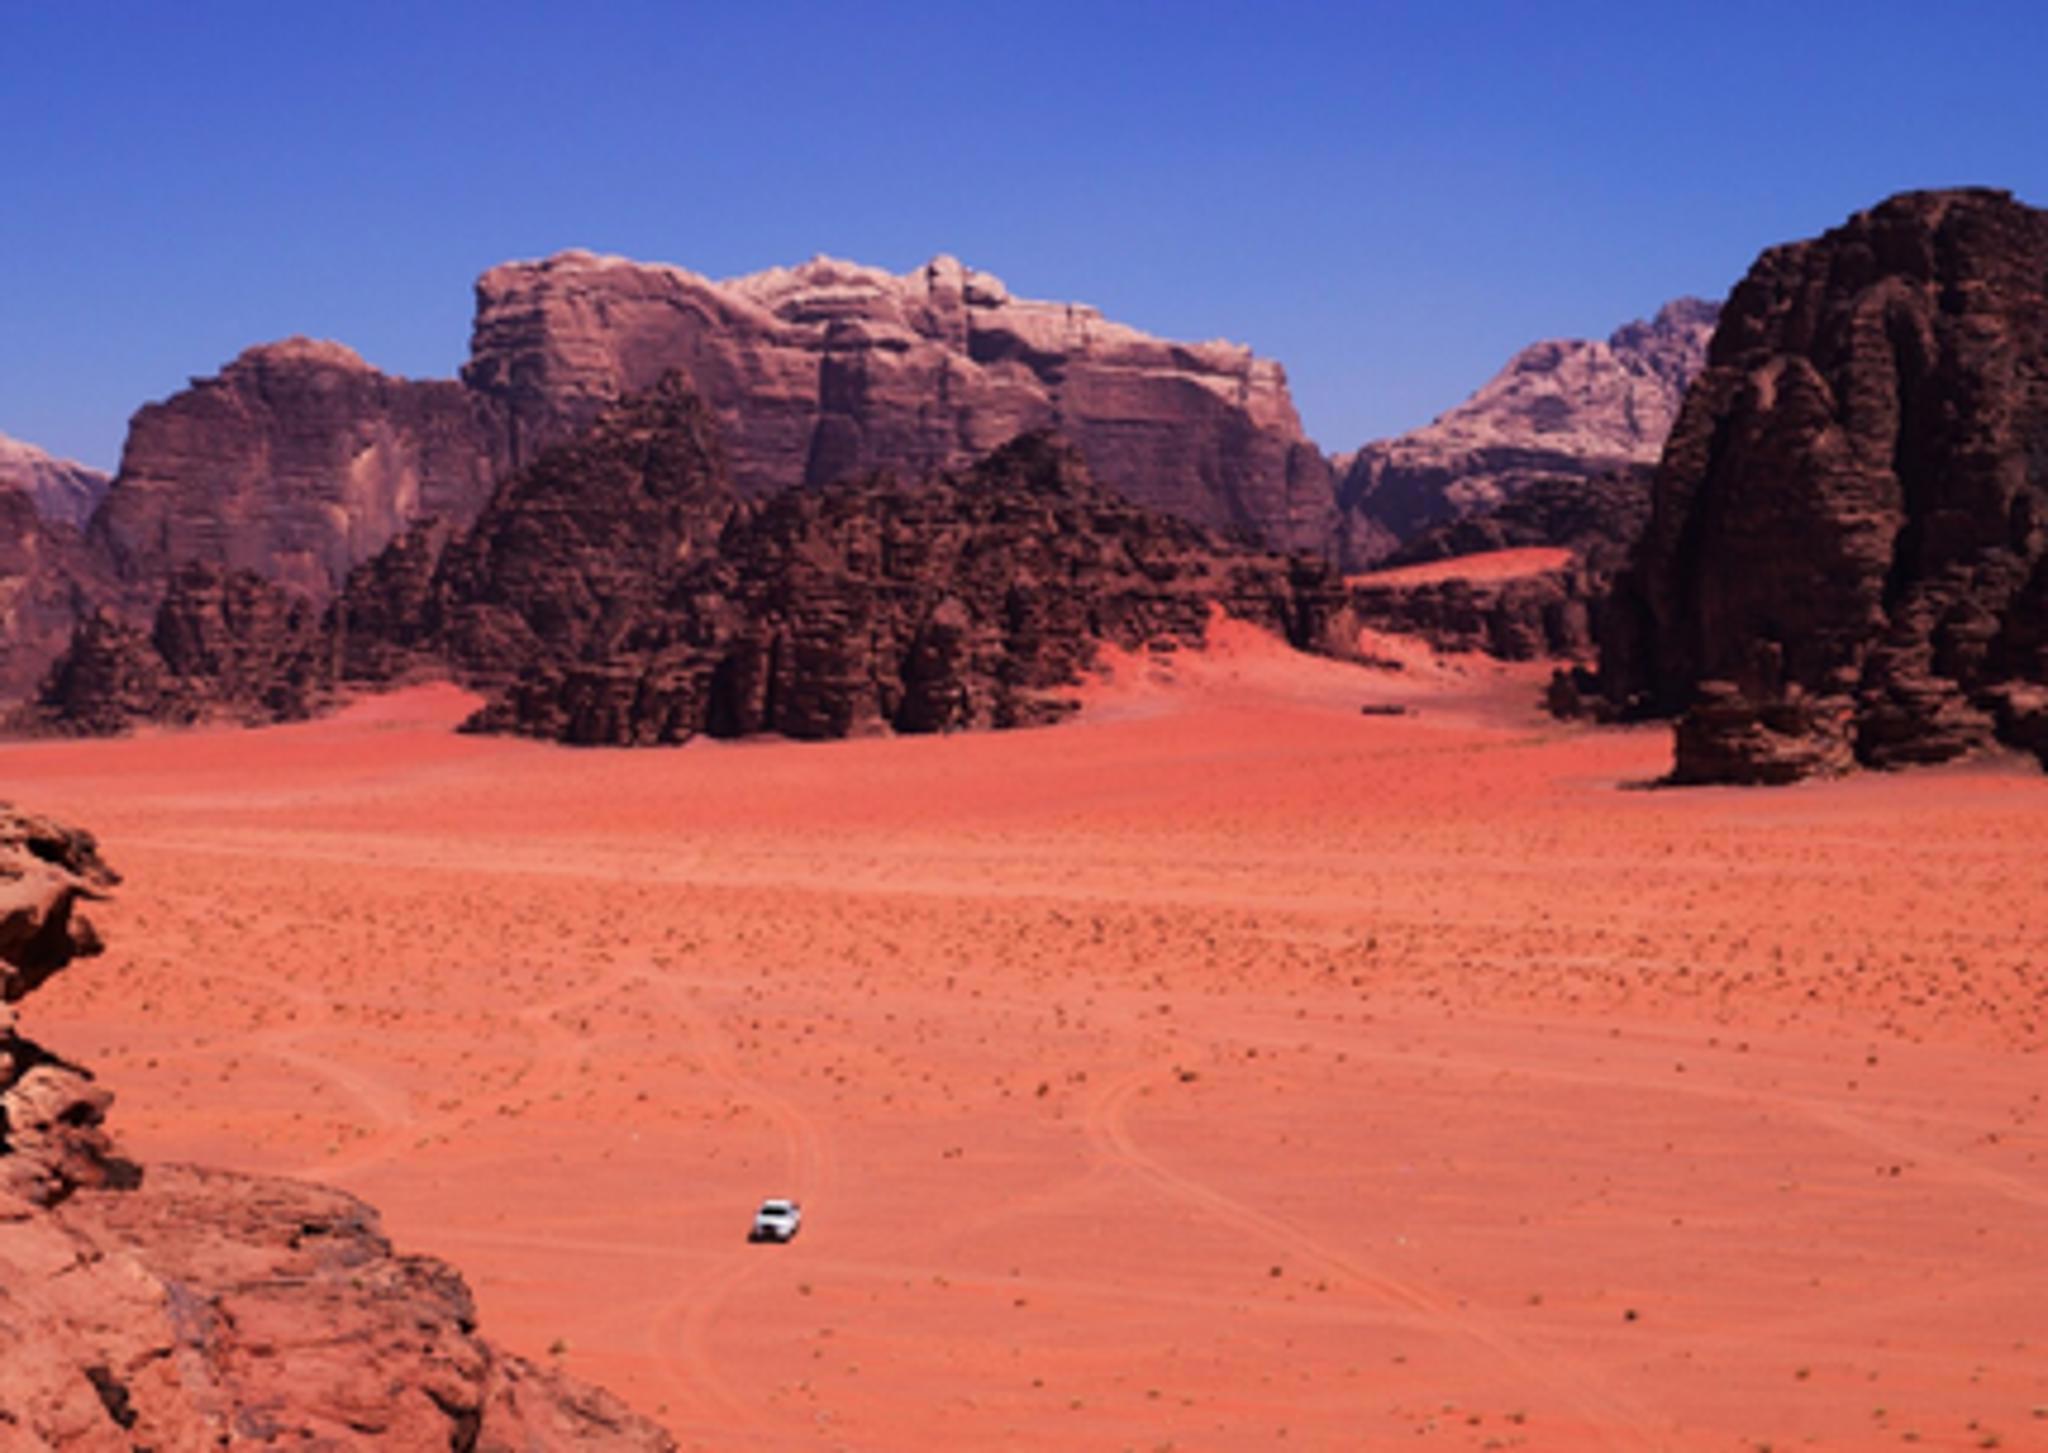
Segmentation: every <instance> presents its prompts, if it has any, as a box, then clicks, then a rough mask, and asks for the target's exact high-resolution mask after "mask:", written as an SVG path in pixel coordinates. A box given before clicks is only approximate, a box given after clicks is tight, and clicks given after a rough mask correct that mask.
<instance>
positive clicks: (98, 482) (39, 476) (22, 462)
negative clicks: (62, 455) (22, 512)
mask: <svg viewBox="0 0 2048 1453" xmlns="http://www.w3.org/2000/svg"><path fill="white" fill-rule="evenodd" d="M111 483H112V481H111V480H110V479H109V478H108V477H107V475H106V474H104V473H102V472H101V471H100V470H97V469H92V468H88V467H87V466H86V465H83V464H78V463H75V462H74V461H72V460H69V459H57V458H54V457H52V456H51V455H49V454H46V453H45V452H43V451H42V450H41V449H38V448H36V447H35V446H34V445H33V444H24V443H22V442H21V441H20V440H18V439H10V438H8V437H7V436H6V435H5V434H0V492H4V491H9V490H19V491H21V492H22V493H24V494H26V495H27V496H28V497H29V500H30V502H31V503H32V504H33V505H34V506H35V511H36V514H37V515H39V516H40V517H41V518H43V519H45V520H49V521H52V522H54V523H58V524H64V525H69V526H70V527H71V528H72V529H74V530H82V529H84V528H85V523H86V521H87V520H89V519H91V518H92V512H93V511H94V510H95V509H97V508H99V503H100V500H101V499H102V498H103V497H104V496H105V495H106V492H107V486H108V485H109V484H111Z"/></svg>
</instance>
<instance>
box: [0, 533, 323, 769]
mask: <svg viewBox="0 0 2048 1453" xmlns="http://www.w3.org/2000/svg"><path fill="white" fill-rule="evenodd" d="M334 685H335V669H334V645H333V641H332V639H331V637H330V636H329V635H328V632H327V629H326V626H325V623H324V621H323V619H322V617H321V614H320V612H318V611H317V610H316V609H315V608H314V607H313V605H312V604H311V602H309V601H307V600H306V599H305V598H304V597H302V596H295V595H292V594H291V593H289V592H288V591H285V590H283V589H282V588H280V587H278V586H276V585H273V584H271V583H270V582H269V581H268V580H265V579H264V578H263V577H262V576H260V575H257V574H255V573H254V572H253V571H247V570H237V571H223V570H221V569H219V568H218V567H216V566H213V565H209V564H206V563H204V562H202V561H193V562H191V563H189V564H187V565H185V566H183V567H182V568H180V569H179V570H178V571H176V572H175V573H174V574H173V575H172V576H171V579H170V584H169V586H168V588H167V589H166V590H165V593H164V597H163V600H162V602H161V603H160V604H159V605H158V607H157V611H156V617H155V622H154V625H153V626H152V627H151V629H149V630H148V631H144V630H142V629H140V628H138V627H135V626H131V625H129V624H127V623H126V621H124V620H122V619H121V618H120V617H119V616H117V615H115V614H114V613H113V612H110V611H107V610H104V609H101V610H98V611H96V612H95V613H94V614H93V615H92V616H90V617H88V618H87V620H86V621H85V622H84V623H83V624H82V625H81V626H80V627H79V628H78V630H77V632H76V633H75V634H74V636H73V637H72V640H71V644H70V646H69V648H68V649H67V650H66V651H65V652H64V654H63V655H62V656H61V657H60V658H59V659H58V660H57V661H56V663H55V664H54V665H53V666H52V667H51V669H50V672H49V674H48V676H47V677H46V678H45V679H44V681H43V682H42V684H41V687H40V689H39V691H38V693H37V695H36V698H35V700H34V701H33V702H32V703H31V704H30V705H29V706H28V707H27V708H26V709H25V710H24V711H22V712H20V713H17V715H16V716H15V717H14V719H13V721H12V723H11V725H13V726H14V727H15V728H16V729H17V730H27V731H31V732H51V733H58V734H67V735H83V736H106V735H111V734H113V733H117V732H121V731H125V730H127V729H128V728H129V727H130V726H132V725H134V724H136V723H138V722H158V723H163V724H166V725H174V726H189V725H192V724H193V723H195V722H200V721H205V720H209V719H225V720H235V721H244V722H249V723H257V722H277V721H297V720H300V719H303V718H305V717H307V716H310V715H312V713H313V710H314V708H315V707H316V706H318V705H319V704H321V703H322V702H323V701H324V700H325V699H326V698H327V697H328V696H329V695H330V694H331V692H332V690H333V688H334Z"/></svg>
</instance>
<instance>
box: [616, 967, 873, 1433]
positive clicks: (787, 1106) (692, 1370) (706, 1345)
mask: <svg viewBox="0 0 2048 1453" xmlns="http://www.w3.org/2000/svg"><path fill="white" fill-rule="evenodd" d="M645 972H646V973H647V975H648V977H649V979H650V981H651V982H652V983H654V984H655V986H656V987H657V988H658V989H659V990H660V991H661V992H662V993H663V994H664V995H665V996H666V997H667V999H668V1000H669V1003H670V1004H671V1005H672V1006H673V1007H674V1010H675V1014H676V1017H677V1020H678V1022H679V1023H680V1026H681V1028H682V1030H683V1033H684V1035H685V1037H686V1039H687V1040H688V1042H689V1046H690V1049H691V1051H692V1052H693V1054H694V1055H695V1057H696V1059H697V1061H698V1063H699V1064H701V1065H702V1066H703V1067H704V1071H705V1073H706V1074H707V1075H708V1076H710V1078H711V1079H712V1080H713V1081H715V1082H717V1083H718V1084H720V1085H722V1086H724V1088H725V1090H726V1092H727V1095H728V1098H729V1099H730V1100H731V1101H734V1102H737V1103H740V1104H745V1105H750V1106H752V1107H753V1108H755V1109H756V1110H759V1111H761V1112H762V1113H763V1114H765V1115H766V1116H767V1117H768V1118H769V1119H770V1120H771V1121H772V1122H773V1123H774V1125H775V1128H776V1131H777V1138H778V1139H779V1140H780V1142H781V1146H782V1154H783V1158H784V1164H785V1165H786V1166H787V1168H788V1169H787V1173H786V1180H787V1183H788V1184H787V1187H786V1193H787V1194H788V1195H790V1196H792V1197H794V1198H795V1199H796V1200H798V1201H800V1202H802V1203H803V1207H804V1213H805V1217H806V1219H807V1220H808V1219H810V1218H811V1217H812V1215H813V1213H814V1211H815V1209H816V1207H817V1205H818V1203H819V1198H820V1197H821V1196H827V1197H828V1196H829V1195H830V1190H831V1183H832V1179H833V1157H832V1155H831V1152H830V1149H829V1147H828V1146H827V1145H826V1143H825V1138H824V1136H823V1135H822V1134H821V1133H820V1132H819V1130H818V1126H817V1122H816V1121H815V1120H814V1119H813V1118H812V1117H811V1116H809V1115H807V1114H805V1113H804V1111H803V1110H801V1109H799V1108H798V1107H797V1106H796V1104H795V1103H794V1102H792V1101H791V1100H789V1099H787V1098H786V1097H784V1096H782V1095H778V1094H776V1093H775V1092H774V1091H772V1090H769V1089H767V1088H765V1087H764V1086H763V1085H762V1084H761V1083H760V1082H759V1081H758V1080H756V1079H755V1078H754V1077H753V1076H751V1075H749V1074H748V1073H747V1072H746V1071H745V1070H744V1069H743V1068H742V1067H741V1066H740V1064H739V1063H738V1061H737V1059H736V1058H735V1057H734V1055H733V1053H732V1050H731V1046H730V1044H729V1043H728V1040H727V1037H726V1036H725V1035H723V1034H722V1033H721V1032H720V1030H719V1026H718V1025H717V1024H716V1023H714V1022H712V1020H711V1019H710V1018H708V1017H707V1016H706V1014H705V1013H704V1011H703V1010H702V1009H701V1008H699V1007H698V1005H697V1004H695V1003H694V1002H693V998H694V996H693V995H692V993H691V992H690V991H691V990H692V989H694V988H697V987H700V986H699V985H696V984H693V983H688V982H682V981H677V980H675V979H673V978H670V977H667V976H665V975H663V974H661V973H660V972H659V971H658V970H655V969H648V970H646V971H645ZM743 1209H748V1208H743ZM736 1229H737V1228H736ZM767 1264H768V1262H767V1260H766V1259H765V1258H764V1257H763V1255H762V1251H761V1248H759V1247H757V1246H754V1245H752V1244H751V1243H749V1242H747V1241H746V1240H745V1239H744V1238H743V1237H736V1238H735V1240H734V1243H733V1245H732V1246H731V1247H730V1248H729V1249H726V1250H723V1251H721V1252H719V1253H718V1254H717V1256H716V1258H715V1259H714V1261H713V1262H712V1265H711V1269H710V1270H709V1271H708V1272H706V1273H705V1274H704V1275H703V1276H701V1277H699V1278H698V1279H697V1280H696V1281H695V1282H693V1283H691V1284H690V1285H689V1286H687V1287H685V1288H684V1289H683V1290H682V1291H681V1292H679V1293H678V1294H677V1295H675V1296H673V1297H671V1298H669V1299H667V1300H666V1301H664V1302H662V1303H660V1304H659V1305H658V1306H656V1307H655V1308H654V1310H653V1313H652V1315H651V1316H650V1317H649V1320H648V1334H647V1335H648V1342H649V1347H650V1350H651V1351H652V1353H653V1354H654V1360H655V1361H656V1362H657V1363H658V1364H660V1365H661V1366H663V1367H666V1368H667V1369H668V1370H669V1373H670V1375H671V1376H672V1377H673V1378H674V1380H675V1382H676V1384H677V1385H678V1386H679V1387H680V1388H681V1389H682V1390H683V1391H684V1393H685V1395H687V1396H690V1397H693V1398H698V1400H699V1401H700V1402H709V1403H710V1404H712V1405H713V1406H714V1407H715V1410H716V1412H717V1413H718V1414H719V1415H721V1416H722V1417H724V1418H725V1419H727V1420H729V1421H731V1422H733V1423H736V1424H738V1426H739V1427H740V1428H741V1429H742V1430H743V1431H744V1432H746V1433H747V1434H749V1435H752V1436H754V1437H757V1438H758V1437H759V1436H760V1435H761V1434H762V1433H763V1431H764V1428H765V1425H764V1420H763V1419H762V1417H761V1413H760V1410H759V1408H758V1407H757V1406H756V1405H755V1404H754V1403H752V1402H749V1401H748V1400H747V1399H745V1398H743V1397H741V1396H740V1394H739V1393H738V1392H737V1391H736V1390H735V1389H734V1388H733V1385H732V1383H731V1382H730V1381H729V1380H728V1379H727V1378H726V1376H725V1374H724V1371H723V1370H722V1369H721V1367H720V1366H719V1361H718V1357H717V1354H716V1351H715V1348H716V1341H715V1339H714V1337H713V1335H712V1333H713V1329H714V1326H715V1324H716V1322H717V1320H718V1317H719V1314H720V1312H721V1311H723V1310H724V1308H725V1306H726V1304H727V1303H728V1302H729V1301H730V1300H731V1299H732V1297H733V1296H734V1295H735V1294H736V1293H737V1292H738V1291H739V1290H740V1289H741V1288H742V1287H744V1286H745V1285H746V1284H747V1282H748V1281H750V1280H751V1279H752V1278H753V1277H754V1276H756V1275H757V1274H758V1273H759V1272H760V1271H761V1270H762V1268H763V1267H764V1266H765V1265H767Z"/></svg>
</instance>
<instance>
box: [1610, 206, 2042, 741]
mask: <svg viewBox="0 0 2048 1453" xmlns="http://www.w3.org/2000/svg"><path fill="white" fill-rule="evenodd" d="M2044 557H2048V213H2044V212H2041V211H2038V210H2036V209H2034V208H2031V207H2028V206H2024V205H2022V204H2020V203H2018V202H2016V201H2014V200H2013V199H2012V197H2011V196H2010V195H2008V194H2006V193H2003V192H1994V191H1984V190H1962V191H1946V192H1917V193H1908V194H1905V195H1902V196H1898V197H1894V198H1892V199H1891V200H1889V201H1887V202H1885V203H1883V204H1882V205H1880V206H1877V207H1875V208H1872V209H1871V210H1869V211H1867V212H1861V213H1858V214H1857V215H1855V216H1854V217H1851V218H1850V219H1849V220H1848V221H1847V222H1846V223H1844V224H1843V225H1842V226H1840V227H1838V228H1836V229H1834V230H1833V231H1831V232H1828V233H1826V234H1825V235H1824V236H1822V237H1819V238H1817V239H1814V240H1812V241H1809V242H1801V243H1794V244H1791V245H1788V246H1784V247H1777V248H1773V249H1771V250H1770V251H1768V252H1766V253H1764V254H1763V256H1762V257H1761V258H1759V259H1758V261H1757V263H1756V265H1755V266H1754V267H1753V268H1751V270H1750V272H1749V275H1748V276H1747V277H1746V278H1745V279H1744V280H1743V282H1742V284H1741V285H1740V286H1739V287H1737V288H1736V290H1735V292H1734V293H1733V295H1732V296H1731V297H1730V299H1729V301H1728V304H1727V306H1726V308H1725V309H1724V310H1723V313H1722V317H1721V324H1720V327H1719V329H1718V331H1717V332H1716V333H1715V336H1714V340H1713V345H1712V348H1711V350H1710V352H1709V357H1708V367H1707V370H1706V372H1705V373H1704V374H1703V375H1702V376H1701V377H1700V379H1699V381H1698V382H1697V383H1696V384H1695V385H1694V387H1693V389H1692V392H1691V393H1690V394H1689V395H1688V397H1687V399H1686V404H1685V407H1684V410H1683V411H1682V413H1681V415H1680V417H1679V421H1678V424H1677V427H1676V429H1675V430H1674V432H1673V434H1672V437H1671V440H1670V443H1669V445H1668V447H1667V448H1666V450H1665V453H1664V457H1663V461H1662V463H1661V465H1660V466H1659V469H1658V471H1657V476H1656V482H1655V486H1654V489H1653V495H1652V506H1651V516H1650V520H1649V523H1648V526H1647V527H1646V529H1645V532H1644V535H1643V538H1642V542H1641V545H1640V547H1639V551H1638V554H1637V556H1636V558H1635V561H1634V563H1633V565H1632V566H1631V568H1630V570H1629V571H1628V573H1627V575H1626V576H1625V577H1624V579H1623V581H1622V582H1621V584H1620V586H1619V587H1618V590H1617V603H1616V609H1615V611H1614V612H1613V614H1612V616H1611V621H1612V627H1613V628H1612V630H1611V631H1610V632H1609V634H1608V637H1607V639H1606V640H1604V641H1603V649H1602V653H1601V690H1602V692H1603V694H1604V695H1605V697H1606V700H1607V702H1608V704H1609V706H1610V708H1611V709H1612V710H1615V711H1617V712H1620V713H1624V714H1633V715H1658V714H1665V715H1678V714H1682V713H1689V714H1688V715H1686V716H1685V717H1684V719H1683V720H1682V722H1681V726H1680V730H1679V734H1678V756H1677V764H1676V769H1675V775H1676V776H1677V777H1678V778H1679V779H1680V780H1685V781H1730V782H1746V781H1777V780H1783V779H1784V778H1786V777H1788V776H1798V775H1805V774H1808V773H1812V772H1818V771H1833V770H1838V769H1839V768H1840V767H1842V766H1843V765H1844V764H1846V763H1849V762H1851V761H1853V762H1856V763H1861V764H1863V765H1867V766H1876V767H1891V766H1902V765H1907V764H1910V763H1917V762H1932V761H1942V760H1947V759H1949V758H1952V757H1955V756H1958V755H1961V754H1963V753H1966V752H1969V751H1971V750H1973V749H1975V748H1977V747H1980V746H1983V745H1985V744H1987V743H1989V742H1991V741H1993V740H1994V739H2002V740H2005V741H2007V742H2010V743H2013V744H2015V745H2021V746H2025V747H2028V748H2030V749H2032V750H2035V751H2039V750H2040V749H2041V746H2042V745H2043V742H2042V730H2041V719H2042V717H2041V704H2040V703H2041V700H2042V695H2043V692H2042V688H2043V685H2044V683H2048V558H2044Z"/></svg>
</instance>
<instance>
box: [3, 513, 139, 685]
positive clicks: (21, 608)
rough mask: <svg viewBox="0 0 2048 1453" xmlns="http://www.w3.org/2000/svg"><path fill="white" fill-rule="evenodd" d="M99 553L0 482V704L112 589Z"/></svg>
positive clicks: (40, 669) (40, 668)
mask: <svg viewBox="0 0 2048 1453" xmlns="http://www.w3.org/2000/svg"><path fill="white" fill-rule="evenodd" d="M114 588H115V587H114V581H113V578H112V574H111V572H110V571H109V569H108V568H107V565H106V562H105V560H104V558H103V557H102V556H101V555H100V554H98V553H97V552H96V551H94V550H93V549H92V548H91V546H90V545H89V544H88V543H87V541H86V540H85V538H84V537H83V536H81V535H80V534H79V533H78V531H77V530H76V529H75V528H73V527H72V526H71V525H69V524H67V523H65V522H64V521H62V520H54V519H50V518H47V517H45V516H44V515H43V514H42V513H41V512H40V510H39V509H38V507H37V505H36V502H35V499H34V497H33V496H32V495H31V494H30V493H29V492H28V490H26V489H24V488H17V487H13V486H10V485H8V484H6V483H4V482H0V703H6V702H9V701H19V700H20V699H22V698H23V697H25V696H27V695H28V694H29V693H30V691H32V690H33V689H34V687H35V685H36V683H37V682H38V681H39V680H41V679H42V676H43V673H44V672H45V671H46V670H47V669H48V668H49V664H50V662H51V661H52V660H53V659H55V657H56V656H57V655H58V654H59V653H60V652H61V651H62V650H63V649H64V646H65V643H66V642H67V641H69V639H70V637H71V632H72V630H73V629H74V628H75V627H76V626H77V624H78V623H79V622H80V621H82V620H84V619H85V618H86V617H88V616H89V615H90V614H91V613H92V611H93V609H94V607H95V606H96V604H97V603H98V602H100V601H103V600H106V599H108V598H109V597H110V596H111V595H112V594H113V593H114Z"/></svg>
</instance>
